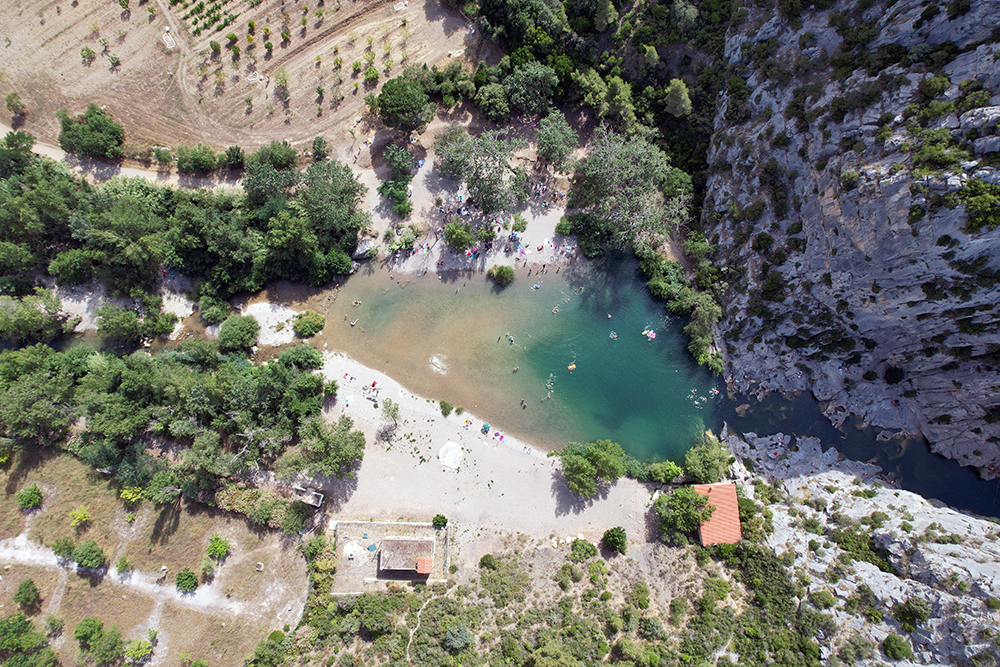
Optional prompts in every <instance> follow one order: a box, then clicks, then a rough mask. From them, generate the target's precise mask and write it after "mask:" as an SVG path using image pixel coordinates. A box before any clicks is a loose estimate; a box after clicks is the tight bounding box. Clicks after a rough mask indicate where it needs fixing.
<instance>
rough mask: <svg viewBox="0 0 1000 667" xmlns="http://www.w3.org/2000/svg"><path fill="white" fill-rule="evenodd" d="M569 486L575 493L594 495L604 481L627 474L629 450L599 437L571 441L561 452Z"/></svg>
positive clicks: (559, 455) (613, 479)
mask: <svg viewBox="0 0 1000 667" xmlns="http://www.w3.org/2000/svg"><path fill="white" fill-rule="evenodd" d="M553 455H554V456H558V457H559V460H560V463H561V464H562V472H563V477H564V478H565V479H566V486H568V487H569V490H570V491H572V492H573V493H575V494H578V495H580V496H583V497H584V498H590V497H591V496H593V495H594V494H596V493H597V486H598V484H599V483H602V482H614V481H615V480H617V479H618V478H619V477H621V476H622V475H624V474H625V450H623V449H622V448H621V445H619V444H618V443H617V442H611V441H610V440H598V441H597V442H592V443H589V444H586V445H580V444H577V443H571V444H570V445H568V446H566V447H565V448H564V449H562V450H561V451H559V452H554V453H553V454H550V456H553Z"/></svg>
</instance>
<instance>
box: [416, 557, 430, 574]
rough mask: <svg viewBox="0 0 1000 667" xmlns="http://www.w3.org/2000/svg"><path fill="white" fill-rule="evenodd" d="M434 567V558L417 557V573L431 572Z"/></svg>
mask: <svg viewBox="0 0 1000 667" xmlns="http://www.w3.org/2000/svg"><path fill="white" fill-rule="evenodd" d="M433 569H434V559H433V558H418V559H417V574H430V573H431V570H433Z"/></svg>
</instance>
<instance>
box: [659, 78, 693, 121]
mask: <svg viewBox="0 0 1000 667" xmlns="http://www.w3.org/2000/svg"><path fill="white" fill-rule="evenodd" d="M664 104H665V107H666V110H667V113H669V114H670V115H672V116H676V117H681V116H687V115H689V114H690V113H691V98H690V97H689V96H688V87H687V84H686V83H684V80H683V79H671V80H670V85H669V86H667V90H666V94H665V96H664Z"/></svg>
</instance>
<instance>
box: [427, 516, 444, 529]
mask: <svg viewBox="0 0 1000 667" xmlns="http://www.w3.org/2000/svg"><path fill="white" fill-rule="evenodd" d="M431 525H433V526H434V527H435V528H444V527H445V526H447V525H448V517H446V516H445V515H444V514H436V515H434V519H433V520H432V521H431Z"/></svg>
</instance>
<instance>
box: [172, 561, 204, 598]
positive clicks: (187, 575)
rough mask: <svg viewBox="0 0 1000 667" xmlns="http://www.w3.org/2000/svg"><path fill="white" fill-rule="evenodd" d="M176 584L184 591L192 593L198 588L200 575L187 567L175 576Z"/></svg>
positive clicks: (178, 588)
mask: <svg viewBox="0 0 1000 667" xmlns="http://www.w3.org/2000/svg"><path fill="white" fill-rule="evenodd" d="M174 584H175V585H176V586H177V590H179V591H181V592H182V593H192V592H194V591H195V589H197V588H198V575H197V574H195V573H194V572H192V571H191V568H189V567H185V568H184V569H183V570H181V571H180V572H178V573H177V575H176V576H175V577H174Z"/></svg>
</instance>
